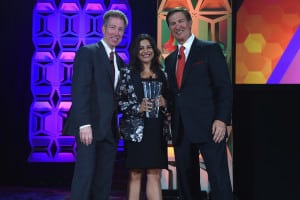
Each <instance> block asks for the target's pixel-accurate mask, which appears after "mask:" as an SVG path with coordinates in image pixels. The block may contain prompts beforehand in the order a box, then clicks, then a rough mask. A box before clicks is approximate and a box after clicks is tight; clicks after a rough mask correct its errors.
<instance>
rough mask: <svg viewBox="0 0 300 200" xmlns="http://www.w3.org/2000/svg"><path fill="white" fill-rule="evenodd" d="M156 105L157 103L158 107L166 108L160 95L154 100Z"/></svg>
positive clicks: (164, 101)
mask: <svg viewBox="0 0 300 200" xmlns="http://www.w3.org/2000/svg"><path fill="white" fill-rule="evenodd" d="M156 103H157V106H158V107H164V108H165V107H166V106H167V101H166V99H165V98H164V97H163V96H162V95H159V96H158V97H157V98H156Z"/></svg>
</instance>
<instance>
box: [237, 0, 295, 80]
mask: <svg viewBox="0 0 300 200" xmlns="http://www.w3.org/2000/svg"><path fill="white" fill-rule="evenodd" d="M299 10H300V3H299V0H288V1H286V0H276V1H274V0H260V1H253V0H244V1H243V3H242V4H241V7H240V8H239V10H238V12H237V17H236V70H235V73H236V74H235V82H236V84H300V26H299V25H300V12H299Z"/></svg>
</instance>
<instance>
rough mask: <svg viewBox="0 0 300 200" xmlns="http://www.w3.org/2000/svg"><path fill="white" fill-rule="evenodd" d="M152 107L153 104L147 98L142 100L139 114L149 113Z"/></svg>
mask: <svg viewBox="0 0 300 200" xmlns="http://www.w3.org/2000/svg"><path fill="white" fill-rule="evenodd" d="M152 107H153V102H152V101H151V100H150V99H148V98H143V100H142V102H141V104H140V109H139V112H150V111H151V110H152Z"/></svg>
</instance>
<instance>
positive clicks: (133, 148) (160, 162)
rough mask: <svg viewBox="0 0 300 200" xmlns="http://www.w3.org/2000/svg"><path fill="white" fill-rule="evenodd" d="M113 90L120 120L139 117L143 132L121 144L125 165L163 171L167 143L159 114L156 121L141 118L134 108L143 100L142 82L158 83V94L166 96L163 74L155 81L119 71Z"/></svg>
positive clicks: (166, 160) (135, 134)
mask: <svg viewBox="0 0 300 200" xmlns="http://www.w3.org/2000/svg"><path fill="white" fill-rule="evenodd" d="M120 78H121V80H120V84H119V86H118V89H117V96H118V99H119V100H118V104H119V107H120V110H121V112H122V113H123V117H124V118H126V117H140V118H142V119H143V120H142V121H143V124H142V125H143V131H142V132H139V133H133V134H132V135H131V136H130V138H129V139H127V140H124V141H125V165H126V167H127V168H130V169H149V168H151V169H166V168H167V166H168V156H167V142H166V140H165V139H164V136H163V118H162V116H163V114H162V113H160V115H159V117H158V118H145V115H144V113H138V105H139V104H140V102H141V101H142V99H143V98H144V93H143V86H142V81H153V80H155V81H160V82H162V95H163V96H165V95H166V84H167V83H166V78H165V75H164V72H163V71H160V72H159V73H158V75H157V79H150V78H149V79H142V78H141V77H140V74H139V72H135V71H132V70H129V69H128V68H126V69H122V71H121V77H120Z"/></svg>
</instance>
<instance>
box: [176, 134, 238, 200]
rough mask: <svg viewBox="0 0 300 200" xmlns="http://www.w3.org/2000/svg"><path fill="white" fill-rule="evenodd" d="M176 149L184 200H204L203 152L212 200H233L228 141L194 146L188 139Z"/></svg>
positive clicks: (179, 187)
mask: <svg viewBox="0 0 300 200" xmlns="http://www.w3.org/2000/svg"><path fill="white" fill-rule="evenodd" d="M181 139H182V140H181V142H180V143H179V144H177V145H176V146H175V148H174V150H175V161H176V170H177V179H178V190H179V196H180V200H199V199H200V200H201V195H200V194H201V188H200V168H199V150H200V152H201V155H202V157H203V159H204V162H205V166H206V170H207V173H208V179H209V183H210V187H211V192H210V195H211V198H212V200H233V193H232V188H231V182H230V175H229V169H228V161H227V153H226V141H225V140H223V141H222V142H221V143H214V142H213V141H211V142H209V143H200V144H198V143H196V144H195V143H191V142H190V141H189V140H188V138H187V137H186V136H183V137H182V138H181Z"/></svg>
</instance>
